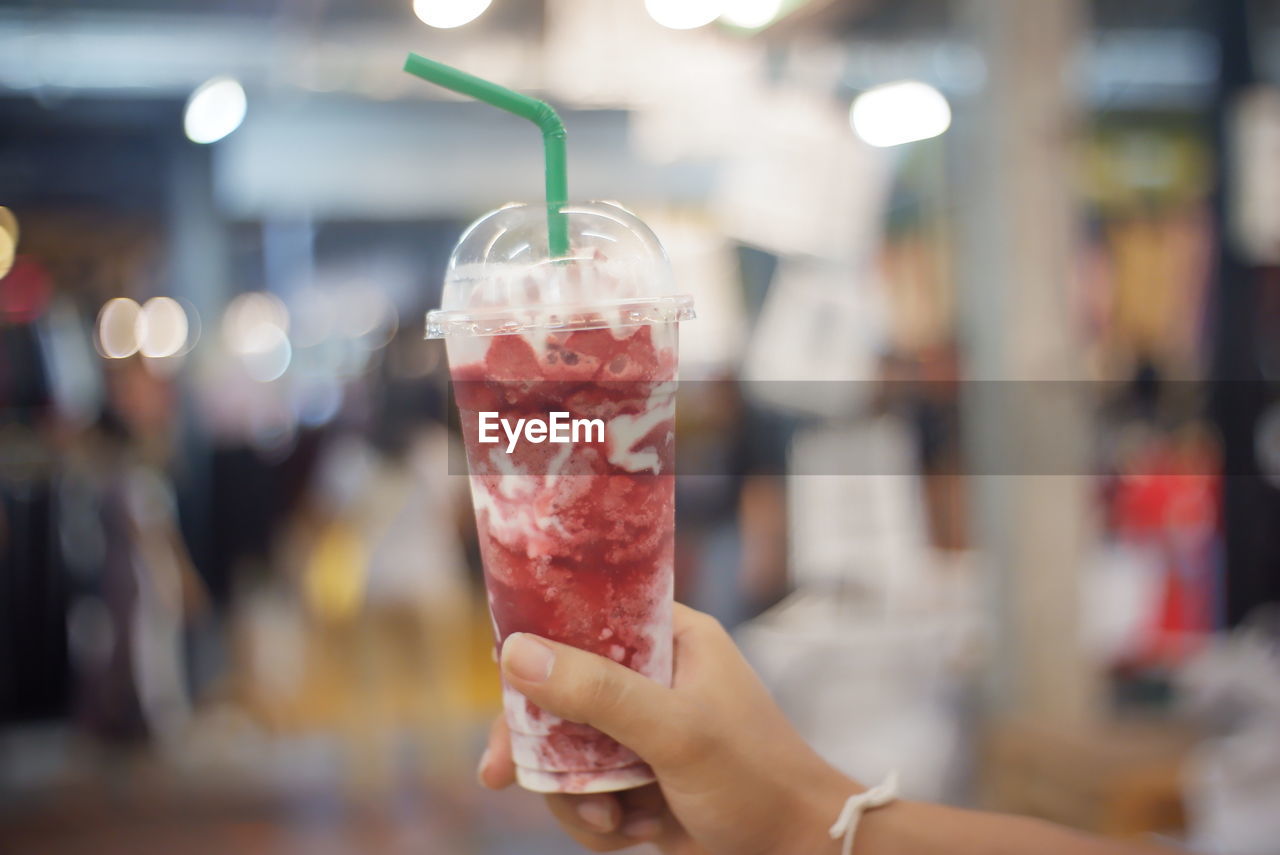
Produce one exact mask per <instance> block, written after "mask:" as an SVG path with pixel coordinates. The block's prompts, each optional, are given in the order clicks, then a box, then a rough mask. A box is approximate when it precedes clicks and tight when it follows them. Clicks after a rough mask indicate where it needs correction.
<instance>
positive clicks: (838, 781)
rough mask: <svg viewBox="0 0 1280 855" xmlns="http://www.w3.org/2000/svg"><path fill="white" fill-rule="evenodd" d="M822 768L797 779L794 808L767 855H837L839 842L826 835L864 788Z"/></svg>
mask: <svg viewBox="0 0 1280 855" xmlns="http://www.w3.org/2000/svg"><path fill="white" fill-rule="evenodd" d="M823 767H824V768H823V769H821V770H812V771H811V772H810V773H809V774H807V775H804V776H802V777H801V778H800V779H799V784H798V787H797V789H796V790H795V791H794V792H793V794H792V795H793V796H794V802H793V805H794V807H793V809H792V810H791V811H788V813H789V814H790V817H789V818H788V819H786V820H785V821H784V823H783V825H784V828H785V833H784V835H783V836H782V838H781V839H780V841H779V842H778V845H777V846H775V847H773V848H772V849H771V850H770V855H828V853H830V855H839V853H840V841H838V840H832V839H831V836H830V834H829V833H828V832H829V830H830V828H831V825H832V823H834V822H835V821H836V818H837V817H839V815H840V810H841V809H842V808H843V807H844V803H845V802H846V801H847V800H848V799H849V797H850V796H853V795H857V794H858V793H862V792H865V791H866V789H867V788H866V787H864V786H863V785H862V784H860V783H858V782H857V781H855V780H853V779H852V778H849V777H848V776H846V775H843V774H841V773H840V772H839V771H837V770H836V769H833V768H832V767H830V766H827V765H826V764H825V763H824V764H823ZM857 855H861V853H857Z"/></svg>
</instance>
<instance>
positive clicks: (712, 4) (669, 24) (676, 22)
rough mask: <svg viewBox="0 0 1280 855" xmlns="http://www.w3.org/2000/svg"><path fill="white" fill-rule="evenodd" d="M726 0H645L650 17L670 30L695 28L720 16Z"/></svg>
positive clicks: (645, 6)
mask: <svg viewBox="0 0 1280 855" xmlns="http://www.w3.org/2000/svg"><path fill="white" fill-rule="evenodd" d="M724 5H725V4H724V0H645V3H644V8H645V11H647V12H648V13H649V17H650V18H653V20H655V21H657V22H658V23H659V24H661V25H662V26H664V27H666V28H667V29H670V30H693V29H696V28H698V27H703V26H706V25H707V24H710V23H711V22H712V21H714V20H715V19H716V18H718V17H720V13H721V12H722V11H724Z"/></svg>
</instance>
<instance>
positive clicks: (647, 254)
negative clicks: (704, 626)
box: [427, 202, 692, 793]
mask: <svg viewBox="0 0 1280 855" xmlns="http://www.w3.org/2000/svg"><path fill="white" fill-rule="evenodd" d="M558 215H559V216H562V217H563V218H564V219H565V221H566V223H567V230H568V236H569V252H568V254H567V255H564V256H557V257H553V256H552V255H551V253H549V251H548V247H547V240H548V237H547V235H548V229H547V221H546V218H547V208H546V206H545V205H513V206H508V207H505V208H500V209H499V210H497V211H494V212H492V213H490V214H487V215H485V216H484V217H482V218H481V219H480V220H478V221H477V222H476V223H474V224H473V225H472V226H471V227H470V228H468V229H467V231H466V232H465V233H464V234H463V236H462V238H461V240H460V241H459V243H458V246H457V248H456V249H455V250H454V252H453V256H452V258H451V260H450V263H449V268H448V272H447V274H446V278H445V286H444V294H443V299H442V307H441V308H440V309H438V310H436V311H433V312H431V313H429V315H428V319H427V332H428V336H430V337H439V338H444V339H445V341H446V349H447V352H448V357H449V366H450V372H451V374H452V378H453V389H454V395H455V398H456V401H457V406H458V413H459V417H460V420H461V426H462V434H463V439H464V443H465V445H466V450H467V464H468V467H469V470H470V477H471V496H472V501H473V504H474V506H475V513H476V526H477V529H478V533H479V540H480V552H481V557H482V559H483V562H484V571H485V584H486V589H487V592H488V599H489V610H490V614H491V616H492V618H493V625H494V631H495V636H496V641H497V644H498V646H499V648H500V647H501V645H502V643H503V641H504V640H505V639H506V638H507V637H508V636H509V635H510V634H511V633H513V632H530V633H535V634H537V635H540V636H544V637H546V638H550V639H554V640H556V641H560V642H563V643H565V644H569V645H572V646H574V647H578V648H581V649H583V650H589V651H591V652H593V653H597V654H600V655H601V656H607V657H609V658H611V659H614V660H615V661H618V662H621V663H622V664H624V665H626V666H628V667H630V668H632V669H634V670H636V671H639V672H640V673H642V674H644V675H645V676H647V677H649V678H651V679H653V680H657V681H658V682H660V683H663V684H665V685H670V682H671V646H672V634H671V609H672V567H673V559H674V545H675V516H674V475H673V472H672V469H673V462H674V419H675V379H676V365H677V339H678V326H679V321H681V320H684V319H687V318H690V317H692V301H691V300H690V298H688V297H687V296H681V295H677V294H675V293H674V288H673V281H672V276H671V269H670V265H669V263H668V261H667V258H666V255H665V253H664V252H663V250H662V247H661V246H660V245H659V243H658V241H657V239H656V238H655V237H654V235H653V233H652V232H651V231H650V230H649V229H648V227H646V226H645V225H644V224H643V223H642V222H640V220H638V219H637V218H636V217H635V216H634V215H632V214H631V213H629V212H627V211H625V210H623V209H622V208H620V207H618V206H616V205H613V204H608V203H602V202H591V203H583V204H570V205H565V206H563V207H562V208H561V209H560V211H559V212H558ZM556 413H559V414H562V416H563V417H565V418H561V421H560V424H561V425H565V424H566V423H567V424H568V425H569V427H566V428H565V429H564V430H562V431H560V432H559V435H558V438H559V439H560V440H564V441H556V439H555V438H554V437H553V434H554V433H555V428H554V418H555V417H554V415H553V414H556ZM520 419H524V420H526V421H525V422H524V424H530V423H531V422H533V421H536V420H541V421H542V422H543V424H544V425H549V427H548V430H547V432H546V434H545V435H543V436H542V438H541V439H539V438H538V437H539V434H538V433H537V432H528V431H526V432H525V433H523V434H521V433H519V432H518V431H511V430H510V428H511V427H512V426H518V425H519V424H520V422H519V420H520ZM501 422H505V424H506V425H507V427H504V428H501V429H497V428H494V425H495V423H501ZM574 424H584V427H583V429H582V430H581V431H579V430H577V429H576V428H574V427H572V425H574ZM486 425H487V427H486ZM495 432H496V433H497V435H498V437H499V439H498V441H497V442H492V441H488V440H491V439H492V438H493V436H494V434H495ZM513 437H514V439H513ZM503 706H504V709H505V713H506V717H507V723H508V724H509V725H510V729H511V742H512V753H513V755H514V759H515V763H516V775H517V779H518V781H519V783H520V784H521V786H523V787H524V788H526V789H529V790H534V791H537V792H563V793H590V792H605V791H610V790H621V789H627V788H630V787H636V786H640V785H641V784H645V783H648V782H650V781H652V780H653V773H652V771H651V770H650V769H649V768H648V767H647V766H645V765H644V763H642V762H641V761H640V759H639V758H638V757H637V756H636V755H635V754H634V753H632V752H631V751H630V750H628V749H627V748H625V747H624V746H621V745H619V744H618V743H617V742H615V741H614V740H612V739H610V738H609V737H607V736H605V735H604V734H602V733H600V732H599V731H597V730H595V729H594V728H591V727H589V726H587V725H585V724H578V723H574V722H569V721H564V720H562V719H560V718H557V717H556V716H553V715H551V714H549V713H547V712H545V711H543V710H541V709H539V708H538V707H537V706H535V705H533V704H532V703H530V702H529V701H527V700H526V699H525V698H524V697H523V696H522V695H520V694H519V693H517V692H515V691H514V690H512V689H510V688H509V687H505V686H504V691H503Z"/></svg>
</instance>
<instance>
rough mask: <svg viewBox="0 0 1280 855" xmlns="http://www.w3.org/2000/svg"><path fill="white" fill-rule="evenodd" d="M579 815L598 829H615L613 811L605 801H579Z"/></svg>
mask: <svg viewBox="0 0 1280 855" xmlns="http://www.w3.org/2000/svg"><path fill="white" fill-rule="evenodd" d="M578 816H580V817H581V818H582V821H583V822H585V823H586V824H587V825H589V826H591V827H592V828H594V829H595V830H596V831H602V832H609V831H613V812H612V811H610V810H609V806H608V805H606V804H605V803H604V802H600V801H594V800H592V801H584V802H579V803H578Z"/></svg>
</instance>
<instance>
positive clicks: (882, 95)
mask: <svg viewBox="0 0 1280 855" xmlns="http://www.w3.org/2000/svg"><path fill="white" fill-rule="evenodd" d="M849 124H850V125H852V126H853V130H854V133H856V134H857V135H858V136H859V137H860V138H861V139H862V140H863V141H864V142H866V143H868V144H869V145H873V146H876V147H878V148H887V147H889V146H895V145H902V144H904V143H909V142H916V141H917V140H927V139H929V138H930V137H936V136H938V135H939V134H941V133H943V132H944V131H946V129H947V128H949V127H951V105H949V104H948V103H947V99H946V98H945V97H943V94H942V93H941V92H939V91H938V90H937V89H934V88H933V87H932V86H930V85H929V84H928V83H921V82H920V81H918V80H903V81H901V82H898V83H886V84H885V85H883V86H876V87H874V88H872V89H868V90H867V91H866V92H863V93H862V94H861V95H859V96H858V97H857V98H855V99H854V101H853V105H852V106H851V107H850V108H849Z"/></svg>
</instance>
